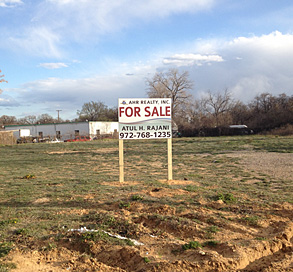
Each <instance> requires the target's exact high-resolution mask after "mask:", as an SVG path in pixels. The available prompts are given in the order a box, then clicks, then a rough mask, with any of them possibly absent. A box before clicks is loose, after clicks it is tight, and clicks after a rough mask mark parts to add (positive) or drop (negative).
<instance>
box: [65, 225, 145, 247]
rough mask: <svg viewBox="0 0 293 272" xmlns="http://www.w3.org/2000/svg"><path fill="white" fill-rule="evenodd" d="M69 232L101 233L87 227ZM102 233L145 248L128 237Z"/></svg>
mask: <svg viewBox="0 0 293 272" xmlns="http://www.w3.org/2000/svg"><path fill="white" fill-rule="evenodd" d="M68 231H71V232H80V233H86V232H99V230H95V229H88V228H87V227H81V228H80V229H69V230H68ZM101 231H102V232H104V233H106V234H107V235H109V236H111V237H115V238H117V239H120V240H129V241H131V242H132V243H133V244H134V245H136V246H143V245H144V244H143V243H141V242H138V241H136V240H134V239H130V238H126V237H123V236H121V235H119V234H111V233H109V232H107V231H105V230H101Z"/></svg>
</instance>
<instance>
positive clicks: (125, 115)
mask: <svg viewBox="0 0 293 272" xmlns="http://www.w3.org/2000/svg"><path fill="white" fill-rule="evenodd" d="M171 103H172V100H171V98H126V99H123V98H120V99H119V101H118V117H119V139H163V138H172V113H171Z"/></svg>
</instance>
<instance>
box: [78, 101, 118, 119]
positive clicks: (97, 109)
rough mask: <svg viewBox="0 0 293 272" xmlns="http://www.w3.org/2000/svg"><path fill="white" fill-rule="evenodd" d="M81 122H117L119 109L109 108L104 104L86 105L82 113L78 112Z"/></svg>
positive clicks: (93, 103) (91, 103)
mask: <svg viewBox="0 0 293 272" xmlns="http://www.w3.org/2000/svg"><path fill="white" fill-rule="evenodd" d="M77 115H78V120H79V121H86V120H87V121H117V118H118V111H117V108H108V106H107V105H105V103H103V102H100V101H98V102H94V101H91V102H88V103H84V104H83V106H82V109H81V111H77Z"/></svg>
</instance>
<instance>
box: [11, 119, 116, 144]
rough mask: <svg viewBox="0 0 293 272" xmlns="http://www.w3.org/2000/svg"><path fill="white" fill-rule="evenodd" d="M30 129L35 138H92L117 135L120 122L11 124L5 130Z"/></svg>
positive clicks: (17, 132)
mask: <svg viewBox="0 0 293 272" xmlns="http://www.w3.org/2000/svg"><path fill="white" fill-rule="evenodd" d="M24 129H25V130H30V136H31V137H34V138H41V139H42V138H50V139H56V138H57V139H61V140H67V139H73V138H75V137H76V136H90V137H91V138H94V137H100V136H103V135H109V136H110V135H111V136H113V137H115V135H116V134H117V133H118V122H97V121H89V122H72V123H54V124H34V125H10V126H5V130H13V131H15V133H16V134H15V136H16V135H19V131H21V130H24Z"/></svg>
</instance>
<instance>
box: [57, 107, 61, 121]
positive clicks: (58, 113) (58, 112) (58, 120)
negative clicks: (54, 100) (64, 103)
mask: <svg viewBox="0 0 293 272" xmlns="http://www.w3.org/2000/svg"><path fill="white" fill-rule="evenodd" d="M56 111H57V112H58V122H59V112H60V111H62V110H56Z"/></svg>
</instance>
